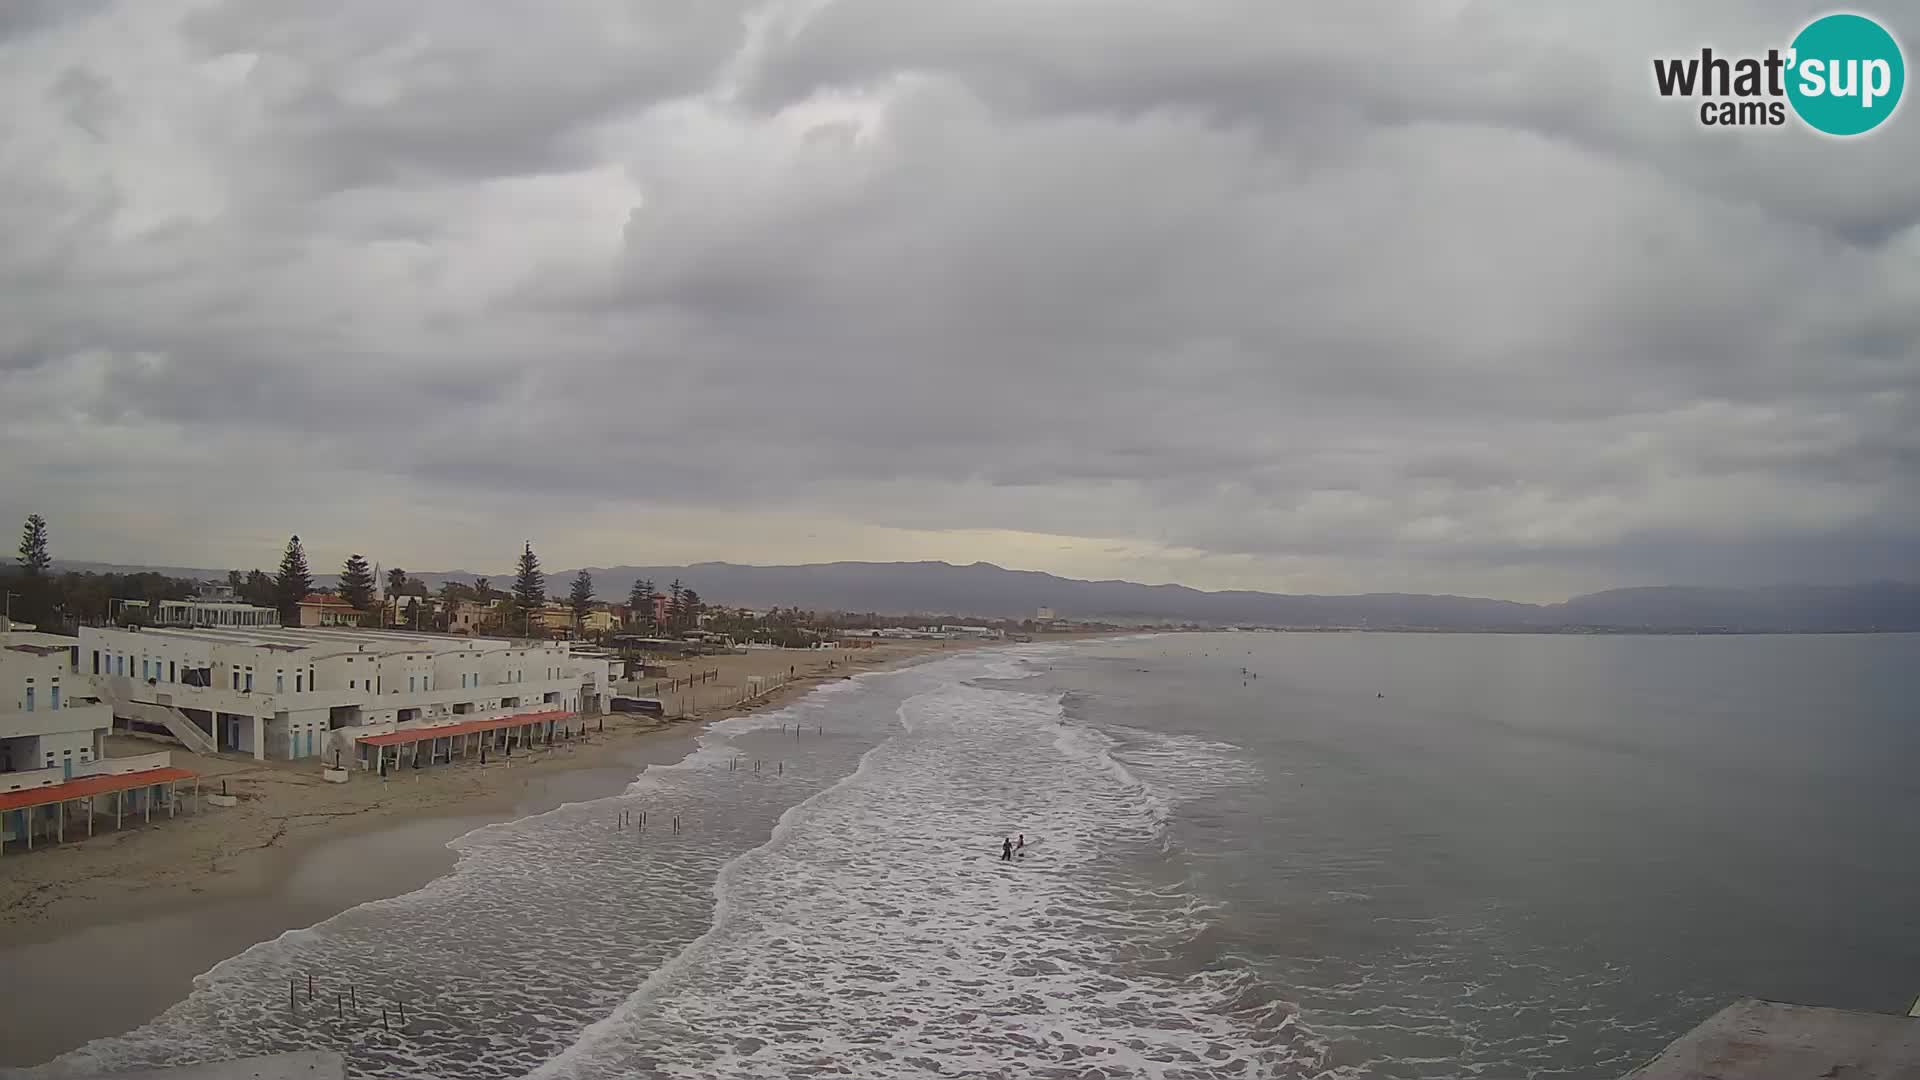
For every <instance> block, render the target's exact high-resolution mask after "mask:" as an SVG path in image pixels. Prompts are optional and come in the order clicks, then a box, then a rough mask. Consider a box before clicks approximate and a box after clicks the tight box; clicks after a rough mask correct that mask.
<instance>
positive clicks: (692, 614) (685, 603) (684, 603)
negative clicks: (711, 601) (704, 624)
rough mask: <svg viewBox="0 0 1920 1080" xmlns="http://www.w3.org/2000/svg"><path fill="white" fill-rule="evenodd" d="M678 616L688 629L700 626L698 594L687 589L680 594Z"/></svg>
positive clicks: (695, 628)
mask: <svg viewBox="0 0 1920 1080" xmlns="http://www.w3.org/2000/svg"><path fill="white" fill-rule="evenodd" d="M680 618H681V620H682V621H683V622H684V623H685V624H686V626H687V628H688V629H691V630H698V629H699V628H700V594H699V593H697V592H694V591H693V590H692V589H688V590H687V591H686V592H684V593H681V594H680Z"/></svg>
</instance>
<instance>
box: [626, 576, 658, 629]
mask: <svg viewBox="0 0 1920 1080" xmlns="http://www.w3.org/2000/svg"><path fill="white" fill-rule="evenodd" d="M626 603H628V607H632V609H634V611H632V613H630V615H628V619H630V621H632V623H634V625H636V626H639V628H643V630H647V632H649V634H651V632H655V630H659V619H655V617H653V580H651V578H639V580H636V582H634V590H632V592H628V594H626Z"/></svg>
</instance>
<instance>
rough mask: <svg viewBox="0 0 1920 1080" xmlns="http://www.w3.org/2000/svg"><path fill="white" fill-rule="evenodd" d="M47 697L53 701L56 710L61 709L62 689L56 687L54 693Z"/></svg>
mask: <svg viewBox="0 0 1920 1080" xmlns="http://www.w3.org/2000/svg"><path fill="white" fill-rule="evenodd" d="M47 696H48V697H49V698H52V699H53V707H54V708H55V709H58V708H59V707H60V688H59V687H57V686H56V687H54V688H53V693H51V694H48V695H47Z"/></svg>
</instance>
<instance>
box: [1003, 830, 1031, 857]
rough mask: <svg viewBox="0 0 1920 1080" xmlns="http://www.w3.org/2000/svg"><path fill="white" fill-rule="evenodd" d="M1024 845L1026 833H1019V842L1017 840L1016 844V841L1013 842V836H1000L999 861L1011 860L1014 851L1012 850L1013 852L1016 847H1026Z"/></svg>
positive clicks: (1025, 843)
mask: <svg viewBox="0 0 1920 1080" xmlns="http://www.w3.org/2000/svg"><path fill="white" fill-rule="evenodd" d="M1026 846H1027V834H1026V833H1021V834H1020V842H1019V843H1018V844H1016V843H1014V842H1013V838H1012V837H1006V836H1003V837H1001V838H1000V861H1001V862H1012V861H1013V853H1014V852H1015V851H1016V850H1018V849H1021V848H1024V847H1026Z"/></svg>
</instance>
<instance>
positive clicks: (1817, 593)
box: [59, 562, 1920, 632]
mask: <svg viewBox="0 0 1920 1080" xmlns="http://www.w3.org/2000/svg"><path fill="white" fill-rule="evenodd" d="M59 568H60V569H70V570H94V571H114V572H120V573H126V572H132V571H140V570H145V571H152V572H156V573H163V574H169V575H172V576H175V577H193V578H216V579H218V578H225V576H226V571H225V570H208V569H193V568H188V567H164V566H159V567H144V566H115V565H108V564H104V563H60V564H59ZM587 571H588V572H589V573H591V574H592V575H593V580H594V584H595V585H596V586H597V587H598V589H597V591H598V592H599V595H600V597H601V598H602V599H611V600H618V599H620V598H623V597H625V595H626V592H627V588H628V587H629V586H630V585H631V584H632V583H633V581H634V580H635V579H636V578H651V579H652V580H653V582H654V584H655V586H656V587H658V588H661V589H665V588H666V587H667V584H668V583H669V582H671V581H673V580H675V579H679V580H680V581H682V582H683V583H685V584H687V585H689V586H692V587H693V588H695V589H698V590H699V592H700V596H701V598H702V599H704V600H706V601H707V602H709V603H719V604H727V605H733V606H740V607H752V608H764V607H770V606H774V605H778V606H780V607H798V608H804V609H811V610H816V611H857V612H869V611H870V612H875V613H878V614H883V615H907V614H929V615H933V614H944V615H958V616H972V617H977V618H1013V619H1020V618H1031V617H1032V616H1033V615H1034V614H1035V612H1036V611H1037V610H1038V609H1039V608H1042V607H1047V608H1052V609H1053V610H1054V612H1055V613H1056V614H1057V615H1058V616H1059V617H1061V618H1066V619H1093V620H1107V621H1114V622H1125V623H1187V622H1191V623H1198V624H1202V625H1212V626H1280V627H1302V628H1334V627H1369V628H1378V629H1412V628H1425V629H1435V630H1461V631H1469V630H1578V629H1605V630H1658V631H1668V632H1671V631H1686V630H1701V631H1715V630H1718V631H1746V632H1794V631H1807V632H1814V631H1821V632H1825V631H1876V630H1877V631H1920V584H1914V583H1905V582H1883V583H1874V584H1866V585H1843V586H1794V585H1786V586H1768V587H1763V588H1748V589H1726V588H1694V587H1685V586H1662V587H1653V588H1634V589H1611V590H1608V591H1606V592H1598V593H1591V594H1588V595H1586V596H1577V597H1574V598H1573V599H1571V600H1568V601H1566V602H1565V603H1560V604H1521V603H1514V602H1511V601H1506V600H1489V599H1484V598H1480V597H1470V596H1428V595H1422V594H1410V593H1368V594H1364V595H1357V596H1295V595H1287V594H1281V593H1264V592H1246V591H1230V592H1206V591H1203V590H1200V589H1190V588H1188V587H1186V586H1184V585H1141V584H1137V583H1135V582H1130V581H1081V580H1077V579H1074V578H1063V577H1058V576H1056V575H1053V574H1044V573H1040V572H1037V571H1032V570H1007V569H1005V568H1002V567H999V566H994V565H992V564H991V563H974V564H972V565H970V566H954V565H952V564H950V563H944V562H911V563H898V562H895V563H872V562H836V563H816V564H810V565H804V566H741V565H738V564H735V563H721V562H713V563H695V564H693V565H691V566H612V567H600V566H595V567H588V568H587ZM574 573H575V571H574V570H556V571H551V572H549V573H548V575H547V582H548V592H549V593H550V594H555V595H559V594H564V593H565V592H566V587H567V583H568V582H569V581H570V580H571V579H572V578H573V576H574ZM411 576H413V577H417V578H419V579H421V580H422V581H424V582H426V583H427V584H428V585H429V586H432V587H435V588H437V587H439V585H440V584H441V583H442V582H445V581H458V582H462V583H466V584H471V583H472V582H473V580H474V579H475V577H476V576H477V575H475V574H473V573H471V572H468V571H465V570H450V571H443V572H437V573H418V572H416V573H413V574H412V575H411ZM490 576H491V577H492V580H493V584H494V587H496V588H503V587H506V586H507V585H508V584H509V583H510V582H511V580H512V578H511V575H508V574H495V575H490ZM334 580H335V579H334V577H333V576H332V575H316V577H315V581H316V583H317V584H321V585H330V584H333V583H334Z"/></svg>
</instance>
